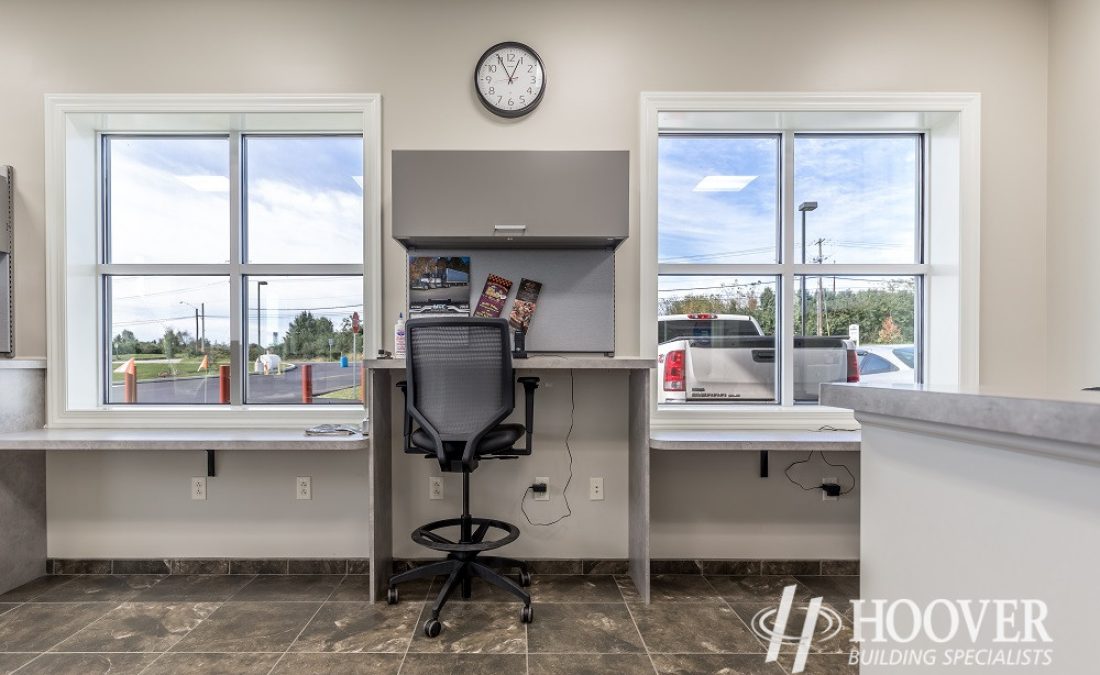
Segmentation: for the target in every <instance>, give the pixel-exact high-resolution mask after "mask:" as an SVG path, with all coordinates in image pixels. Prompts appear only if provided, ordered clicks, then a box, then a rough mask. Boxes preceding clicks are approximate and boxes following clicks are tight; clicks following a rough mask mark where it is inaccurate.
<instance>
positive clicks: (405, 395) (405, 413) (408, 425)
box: [396, 380, 412, 452]
mask: <svg viewBox="0 0 1100 675" xmlns="http://www.w3.org/2000/svg"><path fill="white" fill-rule="evenodd" d="M396 386H397V388H398V389H400V390H401V398H402V400H403V402H404V406H403V408H404V409H403V410H402V415H401V416H402V418H403V419H404V429H403V431H404V436H405V447H404V448H403V450H404V451H405V452H408V451H410V450H412V439H411V436H412V416H410V415H409V383H408V382H406V381H405V380H401V381H400V382H398V383H397V385H396Z"/></svg>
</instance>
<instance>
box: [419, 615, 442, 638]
mask: <svg viewBox="0 0 1100 675" xmlns="http://www.w3.org/2000/svg"><path fill="white" fill-rule="evenodd" d="M442 631H443V624H441V623H439V619H428V620H427V621H425V622H424V635H427V636H428V637H430V638H434V637H439V633H440V632H442Z"/></svg>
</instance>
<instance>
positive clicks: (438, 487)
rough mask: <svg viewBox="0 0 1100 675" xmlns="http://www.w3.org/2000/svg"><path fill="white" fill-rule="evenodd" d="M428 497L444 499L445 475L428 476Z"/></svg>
mask: <svg viewBox="0 0 1100 675" xmlns="http://www.w3.org/2000/svg"><path fill="white" fill-rule="evenodd" d="M428 499H443V476H428Z"/></svg>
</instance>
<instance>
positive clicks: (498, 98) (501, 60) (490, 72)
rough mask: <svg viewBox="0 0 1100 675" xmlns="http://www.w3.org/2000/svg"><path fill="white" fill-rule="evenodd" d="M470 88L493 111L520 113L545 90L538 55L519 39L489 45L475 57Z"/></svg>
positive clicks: (509, 114) (531, 106) (529, 108)
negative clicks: (475, 61)
mask: <svg viewBox="0 0 1100 675" xmlns="http://www.w3.org/2000/svg"><path fill="white" fill-rule="evenodd" d="M474 91H476V92H477V96H478V100H480V101H481V104H482V105H484V106H485V107H486V108H487V109H488V110H489V112H491V113H493V114H494V115H499V116H501V117H523V116H524V115H526V114H527V113H529V112H531V111H532V110H534V109H535V108H536V107H537V106H538V104H539V102H540V101H542V95H543V93H544V92H545V91H546V73H545V72H544V71H543V68H542V59H540V58H539V55H538V54H536V53H535V50H534V49H531V48H530V47H528V46H527V45H525V44H522V43H520V42H501V43H500V44H496V45H493V46H492V47H489V48H488V49H487V50H485V53H484V54H482V55H481V58H480V59H478V62H477V67H476V68H475V69H474Z"/></svg>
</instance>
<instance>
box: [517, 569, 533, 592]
mask: <svg viewBox="0 0 1100 675" xmlns="http://www.w3.org/2000/svg"><path fill="white" fill-rule="evenodd" d="M519 585H520V586H523V587H524V588H526V587H528V586H530V585H531V573H530V572H528V571H527V570H520V571H519Z"/></svg>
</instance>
